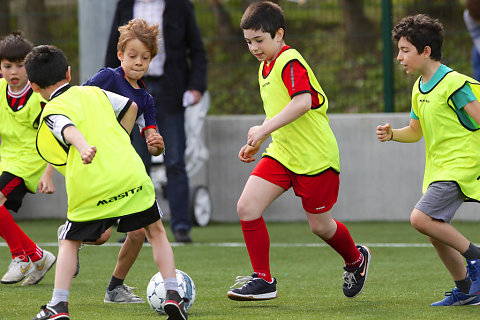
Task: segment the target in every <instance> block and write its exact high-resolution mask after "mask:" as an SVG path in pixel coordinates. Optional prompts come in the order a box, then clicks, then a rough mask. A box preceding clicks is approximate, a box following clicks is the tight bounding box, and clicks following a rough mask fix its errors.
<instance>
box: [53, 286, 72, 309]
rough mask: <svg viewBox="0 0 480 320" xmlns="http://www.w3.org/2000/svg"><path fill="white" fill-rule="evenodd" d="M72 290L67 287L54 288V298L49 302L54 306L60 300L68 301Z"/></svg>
mask: <svg viewBox="0 0 480 320" xmlns="http://www.w3.org/2000/svg"><path fill="white" fill-rule="evenodd" d="M69 293H70V291H69V290H65V289H53V294H52V300H50V302H49V303H48V305H49V306H51V307H53V306H54V305H56V304H58V303H59V302H68V295H69Z"/></svg>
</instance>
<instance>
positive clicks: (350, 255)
mask: <svg viewBox="0 0 480 320" xmlns="http://www.w3.org/2000/svg"><path fill="white" fill-rule="evenodd" d="M335 222H336V223H337V231H336V232H335V234H334V235H333V237H331V238H330V239H328V240H325V242H326V243H327V244H328V245H329V246H330V247H332V248H333V249H334V250H335V251H337V252H338V253H339V254H340V255H341V256H342V258H343V260H345V266H346V267H347V268H348V269H355V268H357V267H359V266H360V265H361V264H362V262H363V256H362V254H361V253H360V251H358V248H357V247H356V246H355V242H353V239H352V237H351V236H350V232H349V231H348V229H347V227H345V225H344V224H343V223H341V222H339V221H337V220H335Z"/></svg>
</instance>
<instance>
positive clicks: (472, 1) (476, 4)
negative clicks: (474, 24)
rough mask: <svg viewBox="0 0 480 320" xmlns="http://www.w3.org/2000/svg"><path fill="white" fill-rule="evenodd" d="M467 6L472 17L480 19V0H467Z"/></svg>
mask: <svg viewBox="0 0 480 320" xmlns="http://www.w3.org/2000/svg"><path fill="white" fill-rule="evenodd" d="M466 7H467V10H468V14H469V15H470V17H472V18H473V19H475V20H477V21H480V0H467V3H466Z"/></svg>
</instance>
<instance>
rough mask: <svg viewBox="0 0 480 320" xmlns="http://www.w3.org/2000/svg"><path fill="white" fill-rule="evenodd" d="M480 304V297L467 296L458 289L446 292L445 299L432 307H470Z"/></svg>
mask: <svg viewBox="0 0 480 320" xmlns="http://www.w3.org/2000/svg"><path fill="white" fill-rule="evenodd" d="M478 304H480V296H475V295H471V294H465V293H463V292H461V291H460V290H459V289H458V288H454V289H452V291H447V292H445V298H443V300H441V301H437V302H435V303H432V304H431V306H432V307H449V306H470V305H478Z"/></svg>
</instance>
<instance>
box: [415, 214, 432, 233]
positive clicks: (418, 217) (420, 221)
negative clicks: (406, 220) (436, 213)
mask: <svg viewBox="0 0 480 320" xmlns="http://www.w3.org/2000/svg"><path fill="white" fill-rule="evenodd" d="M430 221H431V218H430V217H429V216H427V215H426V214H425V213H423V212H421V211H420V210H417V209H414V210H413V211H412V214H411V215H410V224H411V225H412V227H414V228H415V229H416V230H418V231H420V232H423V231H424V230H425V228H426V226H427V224H428V222H430Z"/></svg>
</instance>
